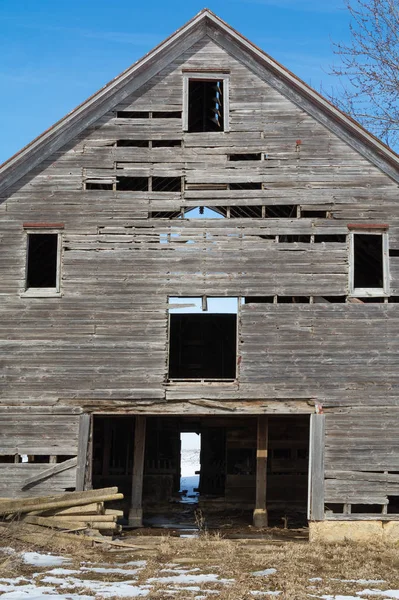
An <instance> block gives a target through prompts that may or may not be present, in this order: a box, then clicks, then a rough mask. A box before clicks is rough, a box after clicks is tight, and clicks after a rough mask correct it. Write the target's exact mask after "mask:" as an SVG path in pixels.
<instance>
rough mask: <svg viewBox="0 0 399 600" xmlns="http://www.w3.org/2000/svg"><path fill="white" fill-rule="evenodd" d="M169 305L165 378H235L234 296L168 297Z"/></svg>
mask: <svg viewBox="0 0 399 600" xmlns="http://www.w3.org/2000/svg"><path fill="white" fill-rule="evenodd" d="M169 305H170V309H169V312H170V313H171V314H170V326H169V378H170V379H194V380H198V379H208V380H209V379H211V380H212V379H235V377H236V363H237V349H236V345H237V344H236V339H237V312H238V298H208V297H202V298H170V299H169ZM179 305H180V306H179Z"/></svg>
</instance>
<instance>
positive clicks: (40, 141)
mask: <svg viewBox="0 0 399 600" xmlns="http://www.w3.org/2000/svg"><path fill="white" fill-rule="evenodd" d="M209 13H210V11H209V9H206V8H205V9H202V10H201V11H200V12H199V13H198V14H197V15H195V16H194V17H193V18H192V19H190V21H188V22H187V23H185V24H184V25H183V26H182V27H180V28H179V29H177V30H176V31H175V32H174V33H172V34H171V35H169V36H168V37H167V38H166V39H165V40H163V41H162V42H161V43H160V44H158V45H157V46H155V48H153V49H152V50H150V52H147V53H146V54H145V55H144V56H143V57H141V58H140V59H139V60H137V61H136V62H135V63H133V65H131V66H129V67H128V68H127V69H125V70H124V71H122V73H120V74H119V75H117V76H116V77H114V79H112V80H111V81H109V82H108V83H106V84H105V85H104V86H103V87H102V88H100V89H99V90H98V91H96V92H95V93H94V94H92V95H91V96H89V98H87V99H86V100H84V101H83V102H81V103H80V104H79V105H78V106H77V107H76V108H74V109H73V110H72V111H70V112H69V113H67V114H66V115H65V116H63V117H62V118H61V119H59V120H58V121H56V122H55V123H54V124H53V125H51V126H50V127H49V128H48V129H46V130H45V131H44V132H43V133H41V134H40V135H38V136H37V137H36V138H34V139H33V140H32V141H31V142H29V143H28V144H27V145H26V146H24V147H23V148H21V150H19V151H18V152H16V153H15V154H14V155H13V156H11V157H10V158H8V159H7V160H6V161H4V162H3V163H2V164H0V178H3V177H6V176H7V175H8V174H9V173H10V171H12V170H13V169H14V168H16V167H18V166H19V165H20V164H21V163H23V162H24V161H25V159H28V158H29V156H30V155H31V154H32V153H33V152H35V151H36V150H37V149H38V148H40V147H43V146H45V145H46V144H47V143H49V142H51V140H52V139H53V138H56V137H57V136H58V134H59V133H60V132H62V131H63V129H64V128H65V127H66V126H69V125H71V123H72V122H74V121H75V120H78V119H79V118H80V116H81V114H82V113H84V112H86V111H88V110H89V109H90V108H91V107H92V106H93V104H98V103H99V102H101V100H102V99H103V98H104V97H108V96H109V95H110V94H112V93H115V91H117V90H119V89H120V88H122V87H123V85H124V83H125V81H126V80H128V79H130V78H131V76H132V75H134V74H135V71H139V70H140V71H141V70H143V69H145V68H146V66H147V64H151V63H152V62H154V60H156V58H157V57H158V56H159V55H160V54H161V53H163V52H165V51H167V50H168V49H169V47H172V46H173V45H174V44H176V43H177V42H178V41H179V40H180V39H181V38H184V36H185V35H186V34H188V33H190V32H192V31H193V30H194V29H195V28H196V27H197V26H199V25H200V24H201V23H202V22H203V21H204V20H205V19H206V18H207V16H208V14H209ZM64 143H67V141H64V142H62V145H63V144H64ZM57 149H58V148H57ZM51 151H56V148H52V149H51ZM27 172H29V166H28V168H27V169H26V172H25V173H23V174H21V175H20V176H18V177H17V178H16V180H15V181H10V182H6V184H5V185H2V183H1V180H0V192H1V193H3V192H4V191H5V190H6V189H7V188H8V187H10V186H11V185H13V184H15V183H16V181H18V179H20V178H21V177H23V176H24V175H26V173H27Z"/></svg>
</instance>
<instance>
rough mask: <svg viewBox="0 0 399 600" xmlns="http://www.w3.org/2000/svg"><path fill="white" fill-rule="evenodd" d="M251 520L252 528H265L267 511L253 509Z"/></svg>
mask: <svg viewBox="0 0 399 600" xmlns="http://www.w3.org/2000/svg"><path fill="white" fill-rule="evenodd" d="M253 518H254V521H253V523H254V527H257V528H258V529H262V528H264V527H267V510H266V509H265V508H255V510H254V515H253Z"/></svg>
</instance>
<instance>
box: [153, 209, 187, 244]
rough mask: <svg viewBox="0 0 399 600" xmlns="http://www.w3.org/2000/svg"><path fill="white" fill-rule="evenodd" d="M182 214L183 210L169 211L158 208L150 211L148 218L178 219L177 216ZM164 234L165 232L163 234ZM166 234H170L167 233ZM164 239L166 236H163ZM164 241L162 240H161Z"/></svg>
mask: <svg viewBox="0 0 399 600" xmlns="http://www.w3.org/2000/svg"><path fill="white" fill-rule="evenodd" d="M180 216H181V212H180V211H178V212H177V211H174V212H173V211H167V210H157V211H152V212H149V213H148V218H149V219H176V218H177V217H180ZM161 235H163V234H161ZM165 235H166V236H167V235H168V234H165ZM162 239H164V238H162ZM161 243H162V241H161ZM163 243H168V242H167V241H164V242H163Z"/></svg>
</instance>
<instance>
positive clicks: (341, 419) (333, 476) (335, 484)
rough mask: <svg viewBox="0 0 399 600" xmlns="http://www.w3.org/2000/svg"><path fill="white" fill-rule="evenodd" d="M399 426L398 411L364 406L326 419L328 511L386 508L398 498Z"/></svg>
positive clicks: (326, 497) (328, 416) (382, 407)
mask: <svg viewBox="0 0 399 600" xmlns="http://www.w3.org/2000/svg"><path fill="white" fill-rule="evenodd" d="M381 404H382V402H381ZM398 423H399V411H398V408H397V407H395V408H392V407H391V408H386V407H384V406H380V407H378V406H375V407H366V406H365V407H362V409H359V408H356V409H346V410H344V411H343V412H342V413H339V414H327V415H326V449H325V454H326V458H325V468H326V473H325V475H326V481H325V501H326V505H327V508H328V507H329V505H331V504H337V503H346V504H366V505H369V504H375V505H385V504H387V503H388V496H396V497H399V475H398V472H399V441H398V436H397V430H398ZM373 512H376V511H375V510H374V511H373Z"/></svg>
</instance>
